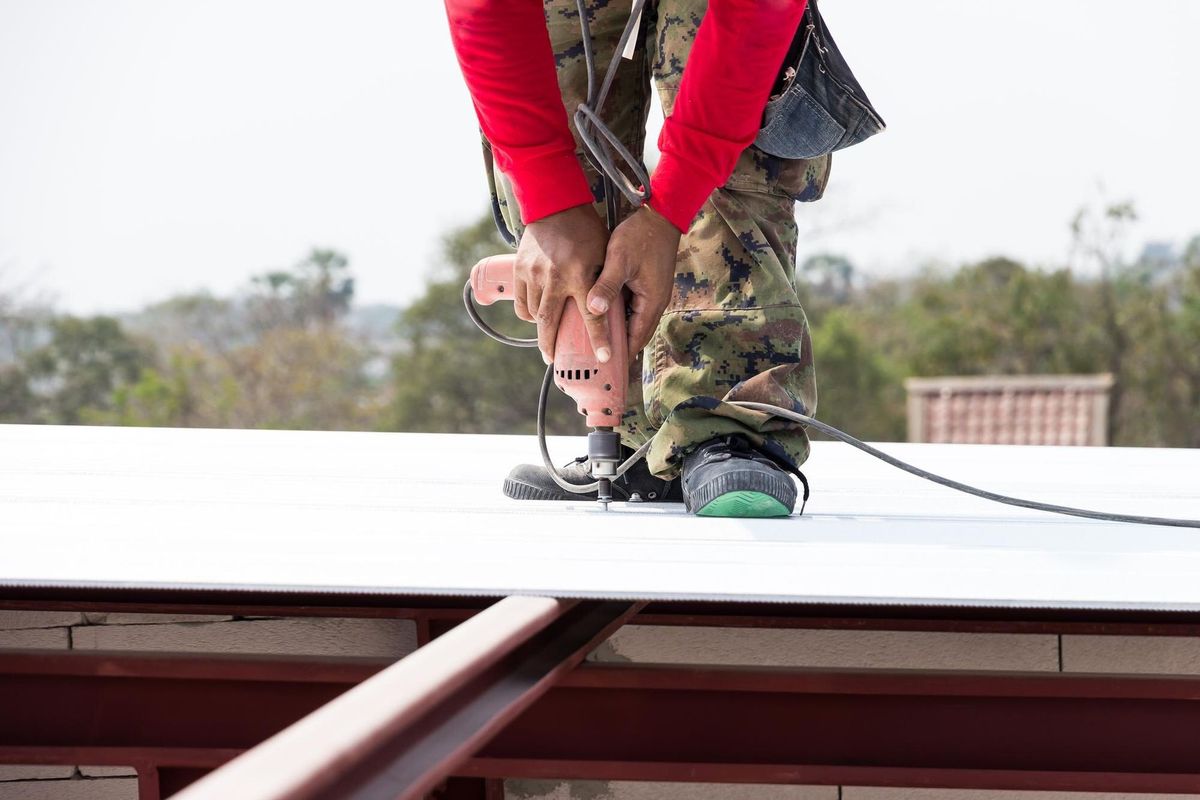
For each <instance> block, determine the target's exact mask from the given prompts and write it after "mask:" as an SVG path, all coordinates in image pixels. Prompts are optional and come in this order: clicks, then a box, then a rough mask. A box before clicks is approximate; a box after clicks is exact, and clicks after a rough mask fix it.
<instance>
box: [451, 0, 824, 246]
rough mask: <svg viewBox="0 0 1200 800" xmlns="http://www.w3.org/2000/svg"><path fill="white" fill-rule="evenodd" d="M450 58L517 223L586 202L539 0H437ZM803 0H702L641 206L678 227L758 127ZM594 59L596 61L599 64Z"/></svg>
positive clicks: (587, 192)
mask: <svg viewBox="0 0 1200 800" xmlns="http://www.w3.org/2000/svg"><path fill="white" fill-rule="evenodd" d="M445 2H446V11H447V14H448V15H449V18H450V33H451V38H452V40H453V42H454V49H455V52H456V53H457V54H458V63H459V65H460V66H461V67H462V71H463V76H464V77H465V78H466V81H467V88H468V89H469V90H470V92H471V98H472V100H473V101H474V104H475V113H476V115H477V116H478V117H479V125H480V127H481V128H482V129H483V133H484V135H485V136H486V137H487V139H488V141H489V142H491V144H492V153H493V156H494V158H495V161H496V166H497V167H499V169H500V170H501V171H502V172H503V173H504V174H505V175H507V176H508V178H509V180H510V181H511V182H512V185H513V190H514V192H515V193H516V196H517V203H518V204H519V205H520V207H521V219H522V220H523V221H524V222H525V223H526V224H528V223H530V222H533V221H534V220H538V219H541V218H543V217H547V216H550V215H551V214H554V213H556V212H558V211H562V210H564V209H567V208H572V207H573V206H578V205H583V204H585V203H590V202H592V194H591V191H590V190H589V189H588V185H587V180H586V178H585V177H584V174H583V168H582V167H581V166H580V164H579V160H578V159H577V158H576V157H575V143H574V140H573V139H572V138H571V132H570V129H569V128H568V127H567V112H566V109H564V108H563V103H562V97H561V95H560V94H559V90H558V81H557V78H556V76H555V70H554V53H553V52H552V50H551V47H550V35H549V33H548V31H547V29H546V20H545V17H544V15H543V12H542V3H541V0H445ZM805 2H806V0H709V4H708V11H707V12H706V13H705V16H704V20H703V22H702V23H701V24H700V29H699V31H698V32H697V34H696V41H695V42H694V43H693V45H692V50H691V54H690V56H689V57H688V61H687V65H686V68H685V69H684V71H683V79H682V81H681V83H680V86H679V93H678V96H677V97H676V99H675V108H674V110H673V111H672V113H671V116H670V117H668V118H667V120H666V121H665V123H664V124H663V129H662V133H661V134H660V135H659V137H658V149H659V151H660V152H661V154H662V155H661V158H660V159H659V162H658V167H657V169H655V171H654V174H653V175H652V176H651V178H650V192H651V196H650V207H651V208H653V209H654V210H655V211H657V212H658V213H660V214H662V215H663V216H664V217H666V218H667V219H668V220H670V221H671V223H672V224H674V225H675V227H677V228H679V229H680V230H681V231H685V232H686V231H687V229H688V228H689V227H690V226H691V224H692V219H693V218H694V217H695V216H696V212H697V211H699V210H700V206H702V205H703V204H704V201H705V200H707V199H708V196H709V194H711V193H712V191H713V189H715V188H717V187H718V186H720V185H721V184H723V183H724V182H725V181H726V180H727V179H728V178H729V175H730V173H732V172H733V168H734V166H735V164H736V163H737V159H738V156H739V155H740V154H741V152H742V151H743V150H744V149H746V147H748V146H749V145H750V143H751V142H753V141H754V137H755V136H756V135H757V134H758V128H759V123H760V122H761V119H762V112H763V108H764V106H765V105H766V102H767V97H768V95H769V94H770V91H771V86H772V84H773V83H774V82H775V77H776V75H777V73H778V71H779V66H780V63H781V62H782V61H783V57H784V54H785V53H786V52H787V49H788V45H789V44H791V40H792V36H793V35H794V33H795V31H796V28H797V26H798V25H799V24H800V17H801V16H802V15H803V13H804V6H805ZM603 66H604V65H598V69H601V70H602V69H603Z"/></svg>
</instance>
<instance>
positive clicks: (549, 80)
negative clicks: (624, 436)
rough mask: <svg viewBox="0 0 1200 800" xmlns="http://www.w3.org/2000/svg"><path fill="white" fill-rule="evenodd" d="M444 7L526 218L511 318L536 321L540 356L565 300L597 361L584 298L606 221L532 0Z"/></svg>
mask: <svg viewBox="0 0 1200 800" xmlns="http://www.w3.org/2000/svg"><path fill="white" fill-rule="evenodd" d="M446 13H447V15H448V16H449V18H450V36H451V39H452V41H453V42H454V50H455V52H456V53H457V55H458V63H459V66H461V67H462V73H463V77H464V78H466V81H467V88H468V90H470V92H471V99H472V100H473V101H474V103H475V114H476V116H477V117H478V118H479V126H480V128H482V130H483V134H484V136H486V137H487V140H488V142H489V143H491V146H492V156H493V159H494V162H495V165H496V167H497V168H499V170H500V171H501V172H503V173H504V175H505V176H506V177H507V178H508V180H509V182H510V183H511V184H512V187H513V192H514V194H515V195H516V198H517V205H518V206H519V207H520V213H521V220H522V221H523V222H524V223H525V226H526V227H525V232H524V234H522V236H521V242H520V245H519V247H518V248H517V260H516V264H515V265H514V270H513V272H514V284H515V286H514V287H513V288H514V291H515V292H516V294H515V298H514V299H515V303H514V305H515V310H516V313H517V316H519V317H521V318H522V319H525V320H528V321H530V322H537V323H538V346H539V348H540V349H541V351H542V356H543V358H545V359H546V360H547V361H550V360H551V359H553V357H554V341H555V339H556V337H557V335H558V322H559V319H560V318H561V316H562V309H563V304H564V303H565V302H566V301H567V299H568V298H573V299H574V300H575V302H576V304H578V306H579V310H580V312H581V313H582V314H583V317H584V320H585V322H586V323H587V327H588V333H589V334H590V336H591V339H592V347H593V348H594V349H595V350H596V354H597V357H598V358H599V359H600V360H601V361H607V360H608V355H607V354H608V353H609V352H611V345H610V340H609V332H608V329H607V323H606V322H605V318H604V315H603V314H590V313H589V312H588V310H587V305H586V300H587V293H588V290H589V289H590V288H591V287H592V284H593V282H594V281H595V278H596V272H597V271H598V270H599V268H600V266H601V265H602V264H603V263H604V249H605V246H606V244H607V242H608V229H607V228H606V227H605V225H604V223H603V222H602V221H601V220H600V216H599V215H598V214H597V213H596V212H595V210H594V209H593V208H592V205H591V203H592V192H591V189H589V188H588V184H587V179H586V178H585V177H584V174H583V168H582V167H581V166H580V164H579V159H578V158H576V156H575V142H574V139H572V137H571V131H570V129H569V128H568V127H567V112H566V109H565V108H563V102H562V96H561V94H560V93H559V89H558V79H557V76H556V74H555V70H554V52H553V50H552V49H551V46H550V34H549V31H548V30H547V29H546V18H545V16H544V14H543V11H542V3H541V0H446Z"/></svg>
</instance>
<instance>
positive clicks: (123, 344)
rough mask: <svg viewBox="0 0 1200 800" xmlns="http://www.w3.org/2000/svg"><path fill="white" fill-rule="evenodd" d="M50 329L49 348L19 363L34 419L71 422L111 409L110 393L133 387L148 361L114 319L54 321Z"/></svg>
mask: <svg viewBox="0 0 1200 800" xmlns="http://www.w3.org/2000/svg"><path fill="white" fill-rule="evenodd" d="M50 330H51V339H50V342H49V344H47V345H45V346H43V347H40V348H38V349H37V350H34V351H33V352H31V353H30V354H29V355H27V356H26V357H25V359H24V363H23V365H22V367H23V371H24V374H25V376H26V381H27V384H26V386H27V391H29V392H30V393H31V394H33V395H36V396H37V397H38V399H39V402H38V406H39V410H38V412H37V417H38V421H43V422H53V423H60V424H75V423H79V422H84V421H85V417H86V416H87V415H88V414H91V413H97V412H103V411H106V410H108V409H110V408H111V407H112V400H113V394H114V392H116V391H117V390H119V389H121V388H122V387H123V386H125V385H127V384H131V383H135V382H136V381H137V380H138V379H139V378H140V376H141V372H142V369H143V368H144V367H145V366H147V364H148V363H149V360H150V353H149V352H148V351H147V349H146V348H145V347H144V346H143V345H141V344H140V343H138V342H136V341H134V340H133V339H132V338H130V337H129V335H128V334H126V333H125V331H124V330H123V329H122V327H121V323H120V322H118V321H117V320H116V319H115V318H113V317H105V316H100V317H91V318H87V319H81V318H79V317H71V316H66V317H59V318H58V319H55V320H54V321H53V322H52V323H51V325H50Z"/></svg>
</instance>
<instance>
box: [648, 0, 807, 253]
mask: <svg viewBox="0 0 1200 800" xmlns="http://www.w3.org/2000/svg"><path fill="white" fill-rule="evenodd" d="M804 7H805V0H711V1H710V2H709V6H708V11H707V12H706V13H705V16H704V20H703V22H701V24H700V28H699V31H698V32H697V34H696V41H695V43H694V44H693V45H692V51H691V54H690V55H689V56H688V61H687V64H686V66H685V67H684V70H683V79H682V81H681V83H680V86H679V92H678V95H677V96H676V99H675V106H674V109H673V110H672V113H671V116H670V117H668V118H667V119H666V121H665V122H664V124H663V129H662V133H661V134H660V135H659V139H658V147H659V151H660V152H661V153H662V156H661V158H660V159H659V163H658V168H657V169H656V170H655V171H654V175H653V176H652V178H651V181H650V187H651V199H650V205H651V207H652V208H654V210H655V211H658V212H659V213H660V214H662V215H663V216H664V217H666V218H667V219H669V220H670V221H671V222H672V224H674V225H675V227H677V228H679V229H680V230H681V231H684V232H686V231H687V229H688V228H689V227H690V226H691V222H692V219H693V218H694V217H695V216H696V212H698V211H699V210H700V206H702V205H703V204H704V201H705V200H707V199H708V196H709V195H710V194H711V193H712V191H713V189H716V188H717V187H718V186H721V185H722V184H724V183H725V181H726V180H728V179H729V176H730V174H731V173H732V172H733V168H734V166H735V165H736V164H737V160H738V156H739V155H740V154H741V152H742V151H743V150H745V149H746V148H747V147H749V146H750V144H751V143H752V142H753V141H754V138H755V137H756V136H757V135H758V130H759V125H760V123H761V121H762V113H763V109H764V108H765V107H766V104H767V99H768V97H769V95H770V92H771V86H772V85H773V84H774V82H775V78H776V76H777V74H778V72H779V67H780V64H781V63H782V61H783V58H784V56H785V55H786V53H787V50H788V46H789V45H790V44H791V42H792V37H793V36H794V35H795V32H796V28H797V27H798V26H799V24H800V18H801V17H802V16H803V14H804Z"/></svg>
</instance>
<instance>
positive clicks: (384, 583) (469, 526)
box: [0, 426, 1200, 611]
mask: <svg viewBox="0 0 1200 800" xmlns="http://www.w3.org/2000/svg"><path fill="white" fill-rule="evenodd" d="M882 447H883V448H884V449H885V450H887V451H888V452H890V453H893V454H894V455H897V456H899V457H900V458H903V459H905V460H908V461H911V462H913V463H915V464H917V465H919V466H922V467H925V468H927V469H931V470H933V471H935V472H939V473H941V474H943V475H948V476H951V477H955V478H958V479H961V480H964V481H966V482H968V483H971V484H974V485H977V486H981V487H983V488H987V489H992V490H995V491H1000V492H1004V493H1008V494H1015V495H1018V496H1022V497H1030V498H1032V499H1039V500H1048V501H1052V502H1058V503H1064V504H1069V505H1076V506H1084V507H1089V508H1099V509H1103V510H1109V511H1117V512H1126V513H1144V514H1155V515H1160V516H1195V515H1196V510H1197V509H1198V508H1200V485H1198V484H1197V482H1196V481H1195V476H1196V475H1197V474H1200V451H1195V450H1145V449H1118V448H1107V449H1101V448H1049V447H1047V448H1028V447H1026V448H1022V447H999V446H972V445H913V444H888V445H882ZM581 449H582V442H581V441H580V440H575V439H556V440H552V441H551V450H552V452H553V453H555V455H556V457H560V458H562V459H563V460H566V459H567V458H568V457H570V456H572V455H574V454H575V452H576V451H577V450H581ZM536 458H537V448H536V444H535V442H534V440H533V439H532V438H531V437H518V436H467V435H459V436H455V435H431V434H385V433H318V432H301V431H242V430H175V429H153V428H144V429H133V428H101V427H46V426H0V520H3V524H2V525H0V548H2V550H0V551H2V552H3V553H4V558H3V559H2V560H0V594H2V593H3V587H4V586H19V587H47V588H58V587H101V588H114V589H119V588H129V589H150V588H187V589H200V590H203V589H213V590H229V589H233V590H243V589H244V590H254V591H267V592H281V593H286V592H311V591H319V592H321V591H328V592H346V593H368V592H369V593H379V594H384V595H394V596H397V597H432V596H496V597H500V596H504V595H510V594H545V595H554V596H560V597H587V598H620V599H626V598H629V599H637V600H658V601H672V600H704V601H715V602H725V601H728V602H747V601H749V602H780V603H849V604H855V603H862V604H897V605H925V604H929V605H945V606H998V607H1048V608H1099V609H1155V610H1180V611H1193V610H1200V580H1197V576H1200V531H1195V530H1188V529H1170V528H1155V527H1149V526H1140V525H1122V524H1114V523H1100V522H1091V521H1086V520H1079V519H1074V518H1069V517H1058V516H1054V515H1050V514H1045V513H1041V512H1034V511H1026V510H1022V509H1016V508H1011V507H1008V506H1001V505H995V504H992V503H988V502H986V501H983V500H979V499H976V498H973V497H969V496H966V495H961V494H958V493H955V492H952V491H950V490H948V489H943V488H941V487H938V486H934V485H932V484H928V483H925V482H923V481H920V480H918V479H916V478H913V477H911V476H908V475H905V474H903V473H901V472H898V471H896V470H894V469H891V468H889V467H887V466H885V465H883V464H880V463H878V462H876V461H874V460H872V459H870V458H868V457H867V456H865V455H863V454H861V453H859V452H857V451H854V450H851V449H850V448H849V447H847V446H845V445H841V444H836V443H826V442H817V443H815V444H814V446H813V455H812V458H811V459H810V461H809V462H808V464H806V465H805V467H804V469H805V472H806V473H807V474H808V476H809V478H810V480H811V482H812V485H813V497H812V500H811V501H810V502H809V505H808V509H807V510H806V512H805V514H804V516H802V517H792V518H790V519H786V520H746V519H702V518H696V517H690V516H687V515H686V514H684V512H683V509H682V507H681V506H677V505H630V504H622V503H617V504H614V505H613V506H612V510H610V511H609V512H607V513H605V512H604V511H603V510H602V508H601V507H600V506H599V505H598V504H595V503H590V502H587V501H581V502H578V503H557V504H555V503H532V502H518V501H511V500H508V499H507V498H505V497H503V496H502V495H501V493H500V485H501V481H502V479H503V477H504V475H505V474H506V473H507V471H508V469H509V468H510V467H511V466H512V465H513V464H515V463H517V462H519V461H535V460H536Z"/></svg>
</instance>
